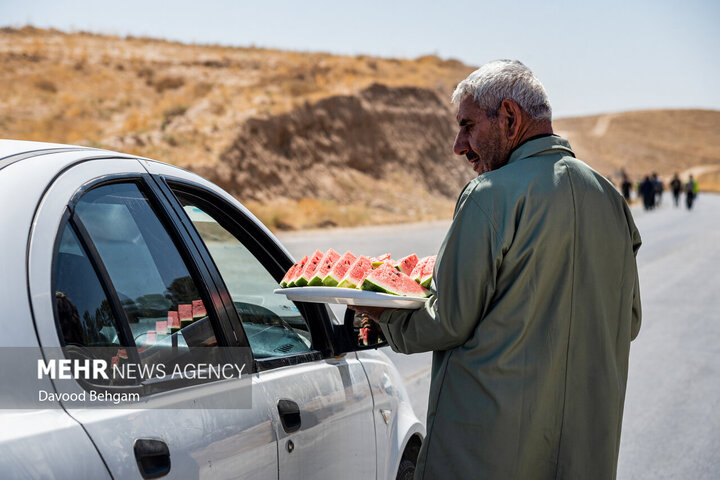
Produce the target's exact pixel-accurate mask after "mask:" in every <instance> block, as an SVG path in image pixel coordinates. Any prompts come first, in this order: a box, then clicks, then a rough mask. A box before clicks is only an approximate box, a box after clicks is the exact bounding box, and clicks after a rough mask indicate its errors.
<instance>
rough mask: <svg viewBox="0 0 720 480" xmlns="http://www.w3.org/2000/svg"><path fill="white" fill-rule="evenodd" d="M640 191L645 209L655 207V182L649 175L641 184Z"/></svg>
mask: <svg viewBox="0 0 720 480" xmlns="http://www.w3.org/2000/svg"><path fill="white" fill-rule="evenodd" d="M638 191H639V193H640V196H641V197H642V199H643V206H644V207H645V210H652V209H653V208H655V183H654V182H653V181H652V180H651V179H650V177H649V176H646V177H645V180H643V182H642V183H641V184H640V187H639V188H638Z"/></svg>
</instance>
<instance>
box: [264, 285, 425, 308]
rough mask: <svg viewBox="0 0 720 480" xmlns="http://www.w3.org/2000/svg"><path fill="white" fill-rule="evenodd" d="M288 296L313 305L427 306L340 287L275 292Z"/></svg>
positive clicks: (418, 301) (413, 300)
mask: <svg viewBox="0 0 720 480" xmlns="http://www.w3.org/2000/svg"><path fill="white" fill-rule="evenodd" d="M274 293H277V294H279V295H285V296H287V298H288V300H295V301H297V302H311V303H339V304H342V305H358V306H363V307H385V308H404V309H408V310H416V309H418V308H421V307H422V306H423V305H425V301H426V300H427V298H418V297H403V296H399V295H389V294H387V293H378V292H368V291H366V290H355V289H352V288H338V287H290V288H278V289H276V290H275V291H274Z"/></svg>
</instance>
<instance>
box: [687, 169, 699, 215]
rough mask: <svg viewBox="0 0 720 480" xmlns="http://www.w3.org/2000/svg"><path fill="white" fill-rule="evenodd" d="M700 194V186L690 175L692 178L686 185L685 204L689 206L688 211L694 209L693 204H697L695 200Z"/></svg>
mask: <svg viewBox="0 0 720 480" xmlns="http://www.w3.org/2000/svg"><path fill="white" fill-rule="evenodd" d="M697 194H698V184H697V182H696V181H695V179H694V178H693V176H692V175H690V178H688V181H687V183H686V184H685V203H686V205H687V208H688V210H690V209H692V206H693V203H695V198H696V197H697Z"/></svg>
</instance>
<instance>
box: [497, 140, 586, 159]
mask: <svg viewBox="0 0 720 480" xmlns="http://www.w3.org/2000/svg"><path fill="white" fill-rule="evenodd" d="M551 152H558V153H565V154H569V155H571V156H573V157H574V156H575V153H574V152H573V151H572V148H570V142H568V141H567V140H565V139H564V138H562V137H560V136H558V135H548V136H544V137H540V138H535V139H530V140H528V141H527V142H525V143H523V144H521V145H520V146H518V147H517V148H516V149H515V150H513V152H512V153H511V154H510V159H509V160H508V162H507V164H506V165H508V164H511V163H513V162H515V161H518V160H522V159H523V158H528V157H532V156H535V155H540V154H544V153H551Z"/></svg>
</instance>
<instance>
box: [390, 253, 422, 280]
mask: <svg viewBox="0 0 720 480" xmlns="http://www.w3.org/2000/svg"><path fill="white" fill-rule="evenodd" d="M417 263H418V256H417V255H415V254H414V253H413V254H412V255H408V256H407V257H403V258H401V259H400V260H398V261H397V262H395V263H394V264H393V266H394V267H395V268H397V269H398V270H400V271H401V272H402V273H404V274H405V275H410V274H411V273H412V271H413V268H415V265H417Z"/></svg>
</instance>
